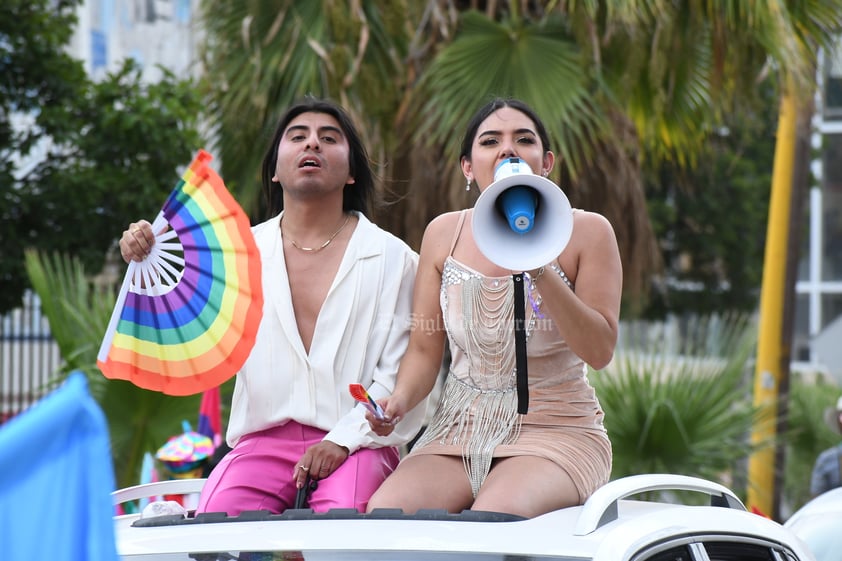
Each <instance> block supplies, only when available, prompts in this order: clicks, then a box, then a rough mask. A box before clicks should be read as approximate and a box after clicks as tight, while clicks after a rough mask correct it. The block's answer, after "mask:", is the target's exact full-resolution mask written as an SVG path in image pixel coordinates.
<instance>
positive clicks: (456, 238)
mask: <svg viewBox="0 0 842 561" xmlns="http://www.w3.org/2000/svg"><path fill="white" fill-rule="evenodd" d="M467 215H468V209H466V208H463V209H462V211H461V212H459V222H457V223H456V231H455V232H453V239H452V240H451V241H450V252H448V255H453V250H454V249H456V242H458V241H459V234H461V233H462V226H463V225H464V224H465V217H466V216H467Z"/></svg>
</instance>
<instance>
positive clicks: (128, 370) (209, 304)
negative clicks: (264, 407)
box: [97, 150, 263, 395]
mask: <svg viewBox="0 0 842 561" xmlns="http://www.w3.org/2000/svg"><path fill="white" fill-rule="evenodd" d="M211 159H212V156H211V155H210V154H208V153H207V152H205V151H203V150H200V151H199V153H198V155H197V156H196V158H195V159H194V160H193V162H192V163H191V164H190V167H189V168H188V169H187V171H185V172H184V175H183V176H182V178H181V180H180V181H179V182H178V184H177V185H176V187H175V189H174V190H173V192H172V193H171V194H170V196H169V198H168V199H167V201H166V203H165V204H164V207H163V209H161V212H160V213H159V214H158V216H157V218H155V221H154V222H153V223H152V230H153V231H154V232H155V244H154V245H153V246H152V251H151V253H150V254H149V256H148V257H147V258H146V259H145V260H143V261H142V262H140V263H138V262H135V261H132V262H131V263H129V267H128V270H127V271H126V276H125V278H124V279H123V284H122V287H121V288H120V293H119V295H118V296H117V303H116V305H115V306H114V312H113V313H112V315H111V321H110V322H109V325H108V329H107V330H106V332H105V337H104V338H103V341H102V346H101V347H100V350H99V354H98V355H97V366H99V369H100V370H101V371H102V373H103V374H104V375H105V377H106V378H112V379H119V380H128V381H130V382H132V383H133V384H135V385H136V386H139V387H141V388H145V389H148V390H155V391H160V392H162V393H165V394H168V395H190V394H195V393H199V392H202V391H205V390H208V389H210V388H213V387H215V386H218V385H219V384H221V383H223V382H224V381H226V380H228V379H229V378H231V377H232V376H233V375H234V374H236V373H237V371H238V370H239V369H240V367H242V365H243V363H244V362H245V360H246V358H247V357H248V355H249V353H250V352H251V349H252V347H253V346H254V340H255V336H256V334H257V328H258V325H259V323H260V320H261V317H262V315H263V288H262V285H261V276H260V256H259V254H258V250H257V246H256V244H255V241H254V237H253V236H252V233H251V228H250V225H249V220H248V217H247V216H246V214H245V212H243V209H242V208H241V207H240V206H239V205H238V204H237V202H236V201H235V200H234V198H233V197H232V196H231V194H230V193H229V192H228V190H227V189H226V187H225V184H224V183H223V182H222V179H221V178H220V177H219V175H218V174H217V173H216V172H215V171H214V170H213V169H211V168H210V167H209V166H208V162H209V161H210V160H211Z"/></svg>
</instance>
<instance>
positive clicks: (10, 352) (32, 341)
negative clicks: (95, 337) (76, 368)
mask: <svg viewBox="0 0 842 561" xmlns="http://www.w3.org/2000/svg"><path fill="white" fill-rule="evenodd" d="M60 365H61V354H60V353H59V349H58V345H56V343H55V341H54V340H53V338H52V335H51V333H50V326H49V323H48V322H47V319H46V318H45V317H44V316H43V314H42V313H41V301H40V300H39V299H38V296H37V295H36V294H35V293H33V292H27V293H26V294H25V295H24V298H23V307H21V308H18V309H16V310H13V311H12V312H10V313H9V314H7V315H5V316H0V373H2V378H0V423H2V422H4V421H6V420H7V419H9V418H10V417H12V416H14V415H17V414H18V413H20V412H21V411H23V410H24V409H26V408H27V407H29V406H30V405H32V404H33V403H34V402H36V401H38V400H39V399H40V398H41V397H43V396H44V395H45V394H46V393H47V391H48V384H49V382H50V381H51V380H52V379H53V377H54V376H55V375H56V372H57V370H58V368H59V366H60Z"/></svg>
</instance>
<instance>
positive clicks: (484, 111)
mask: <svg viewBox="0 0 842 561" xmlns="http://www.w3.org/2000/svg"><path fill="white" fill-rule="evenodd" d="M503 107H511V108H512V109H517V110H518V111H520V112H521V113H523V114H524V115H526V116H527V117H529V118H530V119H531V120H532V122H533V123H535V129H536V131H535V132H537V133H538V138H540V139H541V144H542V145H543V146H544V150H545V151H546V150H549V149H550V137H549V135H548V134H547V129H546V127H545V126H544V123H543V121H541V119H539V118H538V115H537V114H536V113H535V111H533V109H532V108H531V107H529V106H528V105H527V104H525V103H524V102H522V101H520V100H519V99H513V98H502V97H498V98H495V99H492V100H491V101H489V102H488V103H486V104H485V105H483V106H482V107H481V108H480V109H479V111H477V112H476V113H474V116H473V117H471V120H470V121H468V128H467V130H466V131H465V137H464V138H463V139H462V149H461V151H460V153H459V160H460V161H461V160H462V158H466V159H467V160H468V161H470V160H471V149H472V147H473V145H474V137H475V136H476V135H477V130H478V129H479V126H480V125H481V124H482V122H483V121H485V120H486V119H487V118H488V116H489V115H491V114H492V113H494V112H495V111H497V110H498V109H501V108H503Z"/></svg>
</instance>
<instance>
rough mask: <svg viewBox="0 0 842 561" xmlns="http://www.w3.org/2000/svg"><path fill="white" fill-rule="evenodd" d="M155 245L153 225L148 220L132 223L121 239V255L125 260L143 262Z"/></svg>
mask: <svg viewBox="0 0 842 561" xmlns="http://www.w3.org/2000/svg"><path fill="white" fill-rule="evenodd" d="M153 245H155V234H154V233H153V232H152V224H150V223H149V222H147V221H146V220H140V221H139V222H132V223H131V224H129V227H128V229H127V230H125V231H124V232H123V236H122V237H121V238H120V255H121V256H122V257H123V260H124V261H125V262H126V263H128V262H129V261H143V260H144V259H145V258H146V256H147V255H149V252H150V251H152V246H153Z"/></svg>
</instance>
